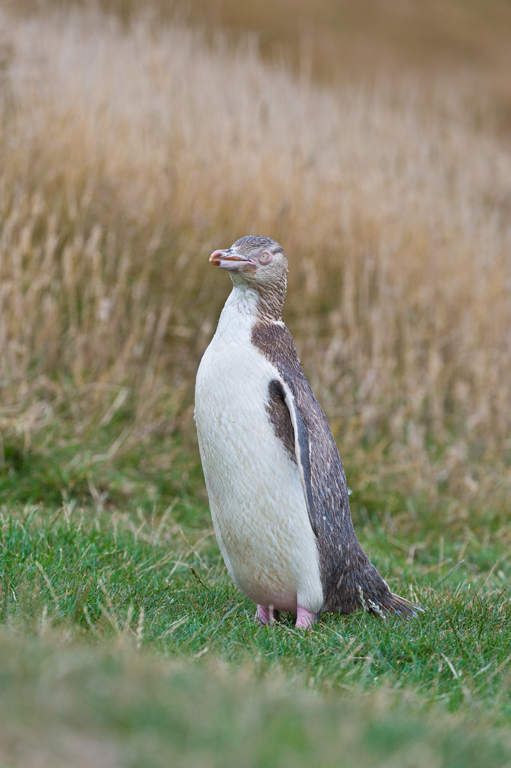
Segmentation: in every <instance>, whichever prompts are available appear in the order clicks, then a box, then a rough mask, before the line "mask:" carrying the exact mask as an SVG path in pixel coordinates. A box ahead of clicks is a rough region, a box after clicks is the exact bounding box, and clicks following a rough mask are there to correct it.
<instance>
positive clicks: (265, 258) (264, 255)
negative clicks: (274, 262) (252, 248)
mask: <svg viewBox="0 0 511 768" xmlns="http://www.w3.org/2000/svg"><path fill="white" fill-rule="evenodd" d="M272 256H273V254H272V253H271V252H270V251H262V252H261V253H260V254H259V261H260V262H261V264H268V262H269V261H271V258H272Z"/></svg>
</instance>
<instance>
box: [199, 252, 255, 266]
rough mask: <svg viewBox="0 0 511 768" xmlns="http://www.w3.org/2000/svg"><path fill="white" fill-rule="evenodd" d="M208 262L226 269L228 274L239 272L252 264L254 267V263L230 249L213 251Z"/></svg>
mask: <svg viewBox="0 0 511 768" xmlns="http://www.w3.org/2000/svg"><path fill="white" fill-rule="evenodd" d="M209 261H210V264H214V265H215V266H216V267H221V268H222V269H227V270H229V272H239V271H240V270H242V269H244V268H245V267H246V266H248V265H249V264H252V265H253V266H254V267H255V266H256V265H255V262H253V261H252V260H251V259H249V258H248V256H244V255H243V254H242V253H237V252H236V251H233V250H232V248H225V249H224V250H223V251H213V253H212V254H211V256H210V257H209Z"/></svg>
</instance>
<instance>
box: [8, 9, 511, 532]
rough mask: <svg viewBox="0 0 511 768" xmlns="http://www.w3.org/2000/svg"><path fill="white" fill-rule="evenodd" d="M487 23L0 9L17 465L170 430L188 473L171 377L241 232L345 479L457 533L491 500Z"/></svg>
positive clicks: (497, 154)
mask: <svg viewBox="0 0 511 768" xmlns="http://www.w3.org/2000/svg"><path fill="white" fill-rule="evenodd" d="M510 30H511V6H510V5H509V3H508V2H505V1H504V0H491V1H486V2H482V0H471V1H470V2H469V1H464V2H462V1H461V0H444V1H443V2H440V1H439V0H438V2H437V0H428V1H427V2H426V1H424V2H409V1H408V0H388V2H385V3H381V2H377V1H376V0H363V1H361V2H357V3H354V2H350V1H348V0H335V1H334V0H317V1H316V2H314V3H312V2H306V1H305V0H294V1H293V2H291V0H274V1H272V2H271V3H270V2H266V0H260V1H259V2H255V0H254V1H252V0H247V1H246V2H243V3H236V2H231V1H230V0H195V1H194V2H180V1H179V0H174V2H163V0H152V2H150V3H148V2H144V3H142V2H141V1H139V0H122V1H121V0H101V1H99V0H98V2H85V1H84V2H79V1H78V0H76V2H70V1H69V0H67V1H66V2H64V0H62V1H59V0H39V2H32V0H23V2H15V3H14V2H9V0H3V2H2V32H1V35H2V37H1V48H0V50H1V62H2V69H1V72H2V79H1V88H2V102H1V103H2V114H1V130H2V134H1V147H0V154H1V165H2V179H1V197H0V206H1V218H2V224H1V227H2V229H1V245H0V248H1V262H0V272H1V282H0V307H1V316H0V348H1V356H0V369H1V375H2V382H3V385H2V398H3V402H4V407H3V410H2V414H3V416H2V419H3V421H2V425H1V426H2V429H3V430H4V431H5V433H6V434H7V435H13V436H14V437H13V438H12V439H13V440H14V441H16V440H18V441H19V440H22V443H23V445H22V448H20V449H19V450H22V452H23V451H24V452H26V451H27V450H29V449H34V446H35V445H36V443H37V441H38V440H39V441H42V443H41V445H43V444H46V443H45V442H44V441H45V440H46V441H48V440H49V439H50V438H48V435H50V434H51V435H53V437H52V438H51V441H52V443H53V444H56V443H55V440H56V438H55V435H57V434H58V435H60V437H59V440H61V442H62V445H64V444H67V443H66V441H71V443H72V441H73V440H75V441H77V443H76V444H77V445H78V444H80V443H81V444H82V445H89V443H88V442H87V441H92V442H91V443H90V444H91V445H92V444H93V443H94V441H98V440H99V441H100V442H101V440H103V441H110V442H109V443H108V446H107V450H106V454H105V455H107V456H108V457H109V458H108V461H109V462H114V461H115V460H117V458H119V457H121V456H123V455H128V454H129V453H130V451H131V450H136V449H137V447H140V446H141V445H143V446H146V448H145V449H144V451H145V455H146V454H147V450H148V448H147V446H150V445H151V446H153V447H154V449H155V450H156V447H155V446H158V448H157V450H158V455H159V459H158V462H159V464H158V466H161V467H170V466H171V465H172V466H174V464H175V461H176V459H175V445H174V442H175V440H178V442H179V445H180V449H179V452H178V453H179V455H180V456H181V457H183V456H185V457H187V459H186V460H187V461H188V462H189V463H190V466H194V467H197V466H198V457H197V449H196V444H195V436H194V430H193V424H192V418H191V416H192V409H193V382H194V375H195V371H196V368H197V365H198V362H199V360H200V357H201V355H202V353H203V351H204V349H205V347H206V345H207V343H208V342H209V340H210V338H211V336H212V333H213V332H214V328H215V324H216V322H217V318H218V314H219V311H220V309H221V306H222V304H223V302H224V301H225V297H226V295H227V293H228V290H229V286H228V285H227V284H226V279H225V277H226V276H225V275H224V274H217V273H216V272H215V271H214V270H213V269H211V268H210V267H209V265H208V262H207V257H208V255H209V253H210V252H211V251H212V250H213V249H216V248H220V247H225V246H228V245H230V244H231V243H232V242H233V241H234V240H236V239H237V238H238V237H240V236H243V235H245V234H262V235H269V236H271V237H273V238H275V239H277V240H278V241H279V242H281V244H282V245H283V247H284V248H285V250H286V252H287V254H288V256H289V259H290V264H291V276H290V285H289V294H288V300H287V303H286V308H285V319H286V322H287V323H288V325H289V327H290V329H291V332H292V333H293V335H294V337H295V340H296V343H297V346H298V350H299V353H300V357H301V359H302V361H303V365H304V368H305V371H306V374H307V375H308V377H309V379H310V380H311V383H312V385H313V388H314V389H315V391H316V392H317V394H318V397H319V399H320V401H321V403H322V404H323V406H324V408H325V410H326V412H327V415H328V417H329V419H330V421H331V423H332V427H333V430H334V433H335V435H336V437H337V438H338V441H339V444H340V447H341V454H342V455H343V456H345V457H346V461H347V464H348V466H349V467H352V471H353V472H354V473H355V479H357V481H358V482H359V483H361V485H362V486H363V484H364V477H366V479H367V478H371V477H374V469H375V467H378V468H381V467H387V470H383V469H382V470H381V471H382V472H383V474H385V473H386V472H387V471H388V472H390V474H391V475H392V477H393V478H394V483H395V484H397V485H396V487H398V486H399V487H401V488H402V491H403V493H404V494H405V495H406V494H409V493H412V494H413V493H420V494H422V495H423V496H424V497H425V498H427V499H428V500H429V501H428V503H429V504H431V505H433V507H434V508H435V509H437V511H438V506H435V505H438V503H440V502H439V498H440V496H439V494H442V493H447V494H450V496H449V498H450V499H451V501H452V504H451V505H450V507H449V510H450V511H449V515H450V516H451V518H452V519H453V520H454V521H456V520H460V521H462V520H466V519H467V518H468V517H469V516H470V515H471V514H472V513H471V511H470V510H472V509H474V508H476V507H477V508H479V507H480V505H481V502H482V501H483V502H484V504H486V505H487V506H488V503H489V500H490V499H491V505H492V509H495V508H498V509H500V510H503V509H504V508H505V504H506V503H507V501H506V500H508V499H509V481H510V471H509V456H510V450H511V437H510V435H511V432H510V428H511V409H510V408H509V386H508V382H509V381H510V380H511V335H510V333H509V328H510V320H511V264H510V257H509V254H510V252H511V250H510V246H511V155H510V149H509V148H510V136H511V78H510V77H509V72H510V71H511V43H510V40H511V37H510V34H509V32H510ZM59 425H60V426H59ZM48 430H49V431H48ZM109 430H110V431H109ZM112 430H113V431H112ZM116 430H117V431H116ZM16 435H17V436H18V437H16ZM45 435H46V437H45ZM9 439H10V438H9ZM165 440H168V441H170V442H169V443H168V445H167V444H166V445H167V447H166V448H164V447H163V443H162V441H163V442H164V441H165ZM71 443H69V444H71ZM169 446H171V447H169ZM16 450H18V448H17V449H16ZM73 450H74V449H73ZM91 450H93V449H92V448H91ZM94 450H95V449H94ZM151 450H152V449H151ZM102 451H103V449H102ZM100 455H103V453H101V452H100ZM162 456H166V457H167V459H163V458H162ZM78 465H80V462H77V464H76V465H75V466H78ZM369 467H370V468H371V469H369ZM362 468H365V469H364V470H363V469H362ZM411 468H412V469H413V471H410V469H411ZM89 469H90V467H89ZM366 470H367V472H368V474H367V476H366V475H365V474H364V472H366ZM197 471H198V470H197ZM378 472H380V469H378ZM178 474H179V475H180V476H182V475H183V473H182V472H181V471H180V472H179V473H178ZM185 474H186V473H185ZM197 477H199V475H197ZM496 477H498V478H499V482H498V483H496V482H495V479H496ZM62 482H64V481H62ZM176 482H177V483H178V484H179V483H180V482H182V481H181V480H180V479H179V478H176ZM197 482H199V481H198V480H197ZM367 482H370V480H367ZM400 484H401V485H400ZM197 489H198V486H197V487H196V488H195V490H197ZM192 490H193V489H192ZM193 492H195V491H193ZM197 492H198V490H197ZM497 497H498V498H497ZM449 503H450V502H449ZM406 514H408V513H406ZM477 514H480V512H477ZM492 514H493V512H492Z"/></svg>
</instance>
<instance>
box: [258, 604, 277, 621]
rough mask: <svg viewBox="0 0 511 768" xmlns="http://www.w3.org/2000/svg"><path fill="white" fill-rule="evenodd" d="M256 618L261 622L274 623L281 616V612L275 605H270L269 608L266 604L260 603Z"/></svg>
mask: <svg viewBox="0 0 511 768" xmlns="http://www.w3.org/2000/svg"><path fill="white" fill-rule="evenodd" d="M255 618H256V621H258V622H259V624H273V622H274V621H277V619H278V618H279V612H278V611H276V610H275V608H274V607H273V605H270V607H269V608H267V607H266V606H265V605H258V606H257V611H256V615H255Z"/></svg>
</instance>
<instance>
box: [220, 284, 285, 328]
mask: <svg viewBox="0 0 511 768" xmlns="http://www.w3.org/2000/svg"><path fill="white" fill-rule="evenodd" d="M231 278H232V279H233V280H232V281H233V283H234V288H233V290H232V293H231V296H230V297H229V301H230V302H231V301H232V303H233V304H234V303H235V304H236V305H237V307H238V309H239V310H240V311H241V312H243V313H244V314H245V313H247V314H253V315H256V316H257V318H258V319H259V320H282V309H283V307H284V301H285V299H286V292H287V279H286V277H284V278H283V279H282V280H280V281H279V282H278V283H273V282H271V283H265V284H262V283H261V282H257V281H255V280H254V281H250V282H249V281H248V280H243V281H241V280H235V279H234V278H235V276H234V275H231Z"/></svg>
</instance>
